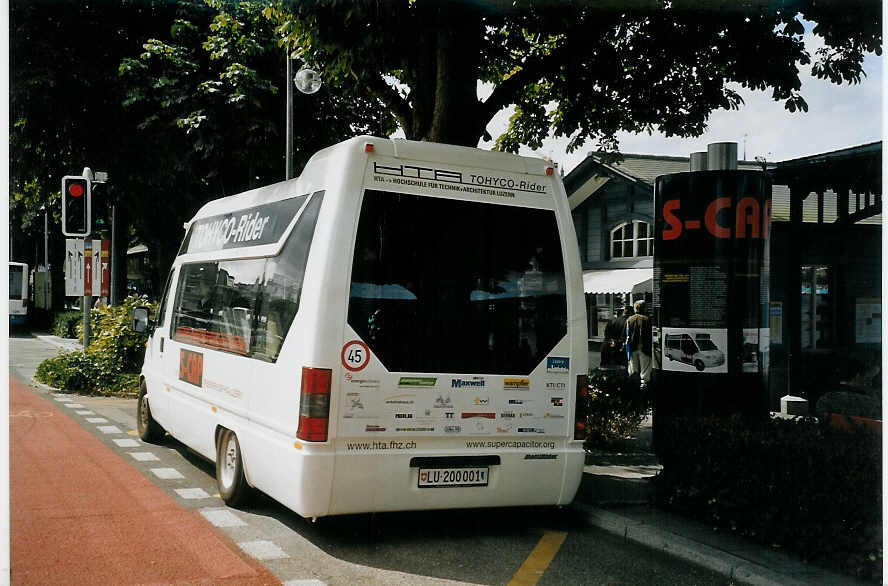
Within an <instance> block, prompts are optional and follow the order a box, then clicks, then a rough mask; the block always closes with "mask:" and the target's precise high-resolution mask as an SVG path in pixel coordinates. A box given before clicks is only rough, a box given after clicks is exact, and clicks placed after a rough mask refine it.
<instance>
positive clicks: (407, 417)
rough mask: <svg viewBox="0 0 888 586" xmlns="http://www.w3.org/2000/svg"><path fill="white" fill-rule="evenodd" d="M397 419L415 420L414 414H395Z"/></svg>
mask: <svg viewBox="0 0 888 586" xmlns="http://www.w3.org/2000/svg"><path fill="white" fill-rule="evenodd" d="M395 419H413V413H395Z"/></svg>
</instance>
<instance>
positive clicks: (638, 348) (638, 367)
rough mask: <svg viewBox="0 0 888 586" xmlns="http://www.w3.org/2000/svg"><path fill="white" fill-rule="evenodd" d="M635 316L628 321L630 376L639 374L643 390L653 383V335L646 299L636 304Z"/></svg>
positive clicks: (627, 350)
mask: <svg viewBox="0 0 888 586" xmlns="http://www.w3.org/2000/svg"><path fill="white" fill-rule="evenodd" d="M634 307H635V315H633V316H632V317H630V318H629V319H628V320H626V352H627V354H628V355H629V376H633V375H635V374H638V376H639V377H640V378H641V388H644V387H646V386H647V385H648V383H650V382H651V354H652V349H651V347H652V342H653V340H652V334H651V320H650V319H649V318H648V316H647V304H646V303H645V302H644V299H639V300H638V301H636V302H635V305H634Z"/></svg>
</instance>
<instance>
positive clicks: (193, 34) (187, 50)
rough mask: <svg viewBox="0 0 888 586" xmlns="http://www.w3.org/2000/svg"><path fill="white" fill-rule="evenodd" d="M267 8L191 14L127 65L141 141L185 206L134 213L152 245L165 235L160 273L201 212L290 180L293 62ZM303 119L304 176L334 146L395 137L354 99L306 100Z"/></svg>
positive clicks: (299, 121)
mask: <svg viewBox="0 0 888 586" xmlns="http://www.w3.org/2000/svg"><path fill="white" fill-rule="evenodd" d="M264 6H265V4H264V3H261V2H237V3H232V2H220V1H215V0H207V2H206V6H203V7H199V8H197V9H194V8H191V7H188V6H187V5H183V6H182V7H181V8H180V13H179V16H178V18H177V19H176V20H175V22H174V23H173V24H172V26H171V27H170V30H169V34H168V35H166V36H164V37H160V36H158V37H155V38H150V39H148V40H146V41H145V43H144V45H143V50H142V51H141V53H139V54H138V55H137V56H132V57H127V58H124V59H123V60H122V61H121V64H120V68H119V74H120V79H121V81H122V83H123V87H124V88H125V90H126V96H125V99H124V101H123V103H124V106H125V107H126V109H127V110H129V111H130V113H131V114H133V113H135V115H136V116H137V118H138V119H139V120H140V122H139V125H138V128H139V131H140V133H141V134H142V135H143V136H145V137H146V138H147V139H148V140H150V141H151V142H152V143H153V145H155V146H154V147H153V148H151V149H150V150H151V153H152V154H151V157H152V158H154V159H155V163H154V165H155V168H156V169H162V170H163V171H162V172H160V173H158V175H159V176H158V177H151V178H150V179H149V180H150V181H151V182H152V184H154V185H155V189H157V193H159V194H168V195H165V197H171V196H172V197H175V201H176V209H175V210H169V209H165V208H163V207H159V206H157V205H156V198H152V197H143V198H139V199H138V200H137V201H134V202H133V204H132V205H133V210H132V211H133V212H135V213H136V215H138V217H140V218H142V219H143V221H144V223H145V225H144V227H143V232H141V233H140V236H141V237H142V238H143V240H145V241H148V240H149V239H151V235H152V234H155V235H156V234H158V233H161V234H162V241H161V242H158V243H156V246H155V249H156V253H157V254H156V255H155V259H154V260H155V265H156V266H158V267H160V268H161V270H163V269H164V268H165V267H168V266H169V263H170V262H171V261H172V258H173V256H174V255H175V250H176V248H178V243H179V242H180V241H181V238H182V236H183V234H182V230H181V226H182V222H183V221H184V220H187V219H188V218H190V217H191V215H192V214H193V213H194V212H195V211H197V209H198V207H199V206H200V205H201V204H203V203H205V202H206V201H208V200H210V199H215V198H217V197H220V196H223V195H230V194H233V193H238V192H240V191H243V190H245V189H249V188H252V187H256V186H259V185H267V184H269V183H274V182H275V181H279V180H282V179H283V172H284V150H285V149H284V147H285V144H284V134H285V133H284V128H283V123H284V117H285V110H284V91H285V90H284V87H283V83H284V82H285V80H284V71H285V66H286V62H285V52H284V51H283V49H281V48H280V46H279V42H278V41H279V38H278V37H277V36H276V35H275V32H274V27H273V26H272V25H271V23H270V22H269V21H268V20H267V19H266V18H264V17H263V16H262V13H261V11H262V8H263V7H264ZM294 119H295V120H296V124H295V126H296V130H295V143H296V144H295V145H294V152H295V154H296V163H297V164H296V168H297V169H299V168H300V167H301V166H302V165H304V163H305V162H306V161H307V160H308V157H309V156H311V154H313V153H314V152H316V151H317V150H319V149H320V148H323V147H325V146H328V145H329V144H332V143H335V142H338V141H339V140H342V139H344V138H347V137H350V136H353V135H354V134H357V133H370V134H388V133H390V132H392V131H393V130H394V122H393V120H392V118H391V117H390V116H389V115H388V114H387V113H386V112H385V111H384V110H383V109H382V108H381V107H380V106H379V105H378V104H376V103H374V102H372V101H370V100H367V99H365V98H361V97H360V96H357V95H353V94H351V93H349V92H334V91H325V90H322V91H320V92H318V93H317V94H313V95H311V96H305V95H302V94H298V95H297V96H296V97H295V99H294ZM142 174H143V175H144V172H143V173H142ZM171 211H173V214H172V217H171ZM155 240H156V237H155ZM158 277H160V275H158Z"/></svg>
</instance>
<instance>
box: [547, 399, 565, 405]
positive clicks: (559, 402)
mask: <svg viewBox="0 0 888 586" xmlns="http://www.w3.org/2000/svg"><path fill="white" fill-rule="evenodd" d="M549 400H550V401H551V402H552V406H553V407H564V397H551V398H550V399H549Z"/></svg>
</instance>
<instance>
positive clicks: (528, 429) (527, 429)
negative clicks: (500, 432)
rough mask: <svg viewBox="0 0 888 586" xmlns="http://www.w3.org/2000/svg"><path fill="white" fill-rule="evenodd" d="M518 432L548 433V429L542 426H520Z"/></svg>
mask: <svg viewBox="0 0 888 586" xmlns="http://www.w3.org/2000/svg"><path fill="white" fill-rule="evenodd" d="M518 433H546V430H545V429H543V428H541V427H519V428H518Z"/></svg>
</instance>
